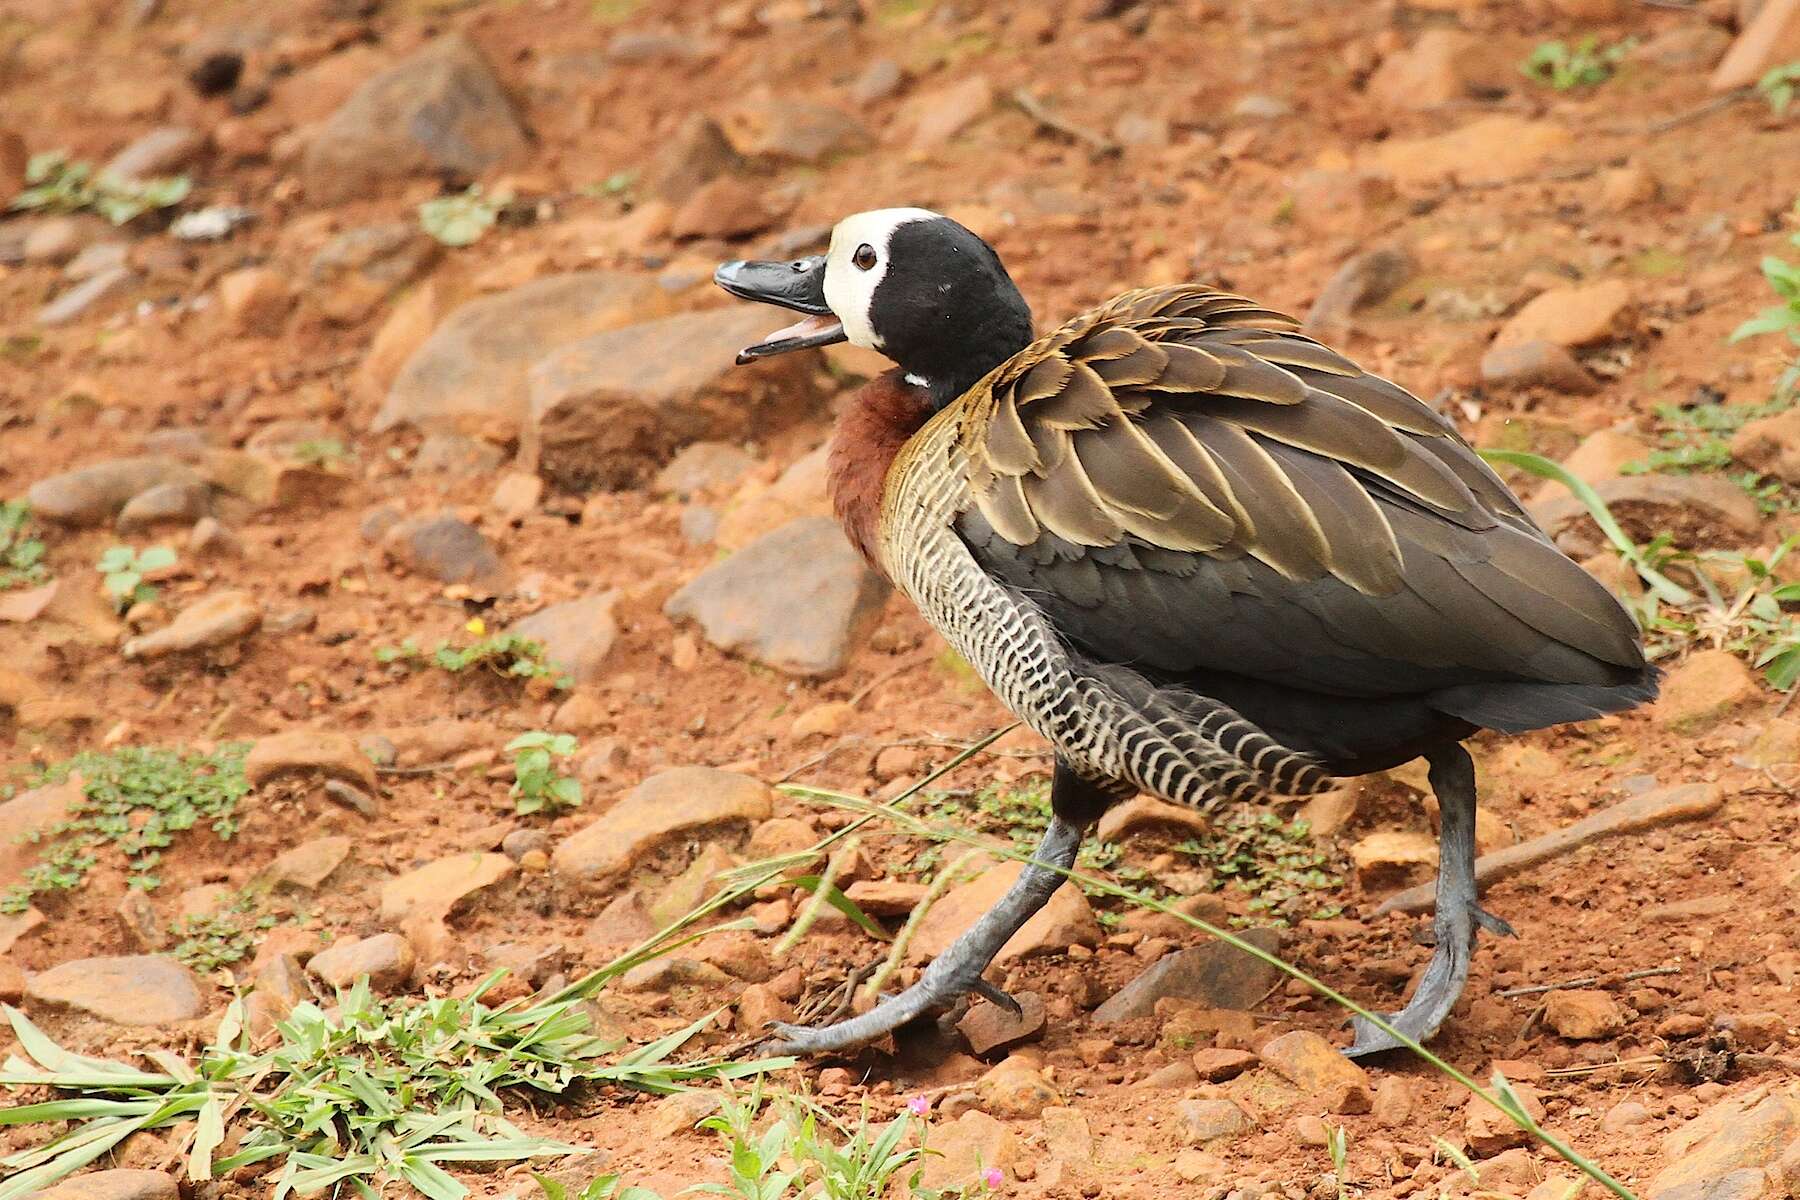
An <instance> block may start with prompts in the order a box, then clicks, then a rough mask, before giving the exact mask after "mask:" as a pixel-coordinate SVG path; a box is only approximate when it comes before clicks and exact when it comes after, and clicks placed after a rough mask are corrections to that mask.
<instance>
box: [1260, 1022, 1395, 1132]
mask: <svg viewBox="0 0 1800 1200" xmlns="http://www.w3.org/2000/svg"><path fill="white" fill-rule="evenodd" d="M1261 1056H1262V1061H1263V1063H1264V1064H1265V1065H1267V1066H1269V1067H1270V1068H1272V1069H1273V1070H1274V1071H1275V1073H1276V1074H1278V1075H1280V1076H1281V1077H1282V1078H1283V1079H1286V1080H1287V1081H1288V1082H1289V1083H1291V1084H1293V1085H1294V1086H1295V1087H1297V1088H1299V1089H1300V1090H1301V1091H1303V1092H1305V1093H1306V1094H1307V1098H1308V1101H1309V1102H1310V1103H1314V1104H1318V1105H1321V1106H1323V1107H1324V1108H1325V1109H1326V1111H1328V1112H1334V1113H1366V1112H1368V1111H1369V1109H1370V1108H1371V1107H1372V1106H1373V1105H1374V1099H1375V1097H1374V1093H1373V1091H1372V1090H1371V1089H1370V1086H1369V1073H1368V1072H1367V1071H1365V1070H1363V1069H1362V1068H1361V1067H1359V1066H1357V1065H1356V1064H1355V1063H1353V1062H1351V1061H1350V1060H1349V1059H1347V1058H1345V1057H1344V1056H1343V1055H1342V1054H1341V1053H1339V1052H1338V1049H1337V1047H1336V1046H1333V1045H1332V1044H1331V1043H1330V1042H1328V1041H1326V1040H1325V1039H1324V1038H1322V1037H1320V1036H1319V1035H1318V1034H1316V1033H1314V1032H1312V1031H1311V1030H1309V1029H1296V1030H1294V1031H1293V1032H1292V1033H1284V1034H1282V1035H1281V1036H1280V1037H1278V1038H1275V1039H1274V1040H1272V1041H1271V1042H1269V1043H1268V1044H1267V1045H1265V1046H1264V1047H1263V1048H1262V1052H1261Z"/></svg>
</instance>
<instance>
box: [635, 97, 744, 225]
mask: <svg viewBox="0 0 1800 1200" xmlns="http://www.w3.org/2000/svg"><path fill="white" fill-rule="evenodd" d="M743 165H744V160H743V159H742V158H741V157H739V155H738V153H737V151H735V150H733V149H732V148H731V143H730V142H729V141H727V140H726V139H725V133H724V131H723V130H721V129H720V128H719V123H718V122H717V121H714V120H713V119H712V118H711V117H709V116H706V115H705V114H704V113H693V114H690V115H689V116H688V117H687V119H686V120H684V121H683V122H682V123H681V127H680V128H679V129H677V130H676V131H675V132H674V133H673V134H672V135H670V136H669V137H668V138H667V139H665V140H664V141H663V142H662V145H661V147H660V148H659V149H658V150H657V152H656V154H655V156H654V157H652V158H651V160H650V163H649V165H648V166H646V167H645V168H644V179H643V182H644V190H645V193H646V194H647V195H650V196H652V197H655V198H656V199H658V200H662V201H664V202H666V203H668V204H680V203H681V202H682V201H684V200H686V199H687V198H688V197H689V196H691V195H693V194H694V193H695V192H696V191H698V190H699V189H700V188H701V187H702V186H703V185H705V184H708V183H710V182H712V181H713V180H715V179H717V178H719V177H720V176H722V175H728V174H730V173H732V172H735V171H738V170H740V169H742V167H743Z"/></svg>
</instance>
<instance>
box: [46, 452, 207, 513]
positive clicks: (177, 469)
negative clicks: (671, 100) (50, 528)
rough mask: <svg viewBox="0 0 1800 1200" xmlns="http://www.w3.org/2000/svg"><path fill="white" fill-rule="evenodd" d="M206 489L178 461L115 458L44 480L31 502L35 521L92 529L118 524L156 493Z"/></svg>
mask: <svg viewBox="0 0 1800 1200" xmlns="http://www.w3.org/2000/svg"><path fill="white" fill-rule="evenodd" d="M200 483H201V479H200V476H199V475H198V474H197V473H196V472H195V471H194V469H193V468H192V467H190V466H188V465H187V464H186V463H182V462H177V461H176V460H174V459H172V458H162V457H154V456H151V457H143V458H115V459H109V460H107V461H105V462H97V463H90V464H88V465H87V466H85V467H77V468H76V469H74V470H73V471H65V472H63V473H62V474H60V475H52V476H50V477H49V478H47V479H40V480H39V481H38V482H36V483H34V484H32V485H31V488H30V490H28V491H27V492H26V493H25V498H26V499H27V500H28V501H30V502H31V513H32V515H33V516H35V517H41V518H43V519H44V520H46V521H55V522H56V523H57V524H59V525H73V526H76V527H77V528H90V527H92V526H95V525H101V524H104V523H106V522H107V521H110V520H112V519H113V517H114V516H116V515H117V514H118V512H119V510H120V509H122V508H124V507H125V504H126V502H127V501H129V500H130V499H131V498H132V497H133V496H137V495H139V494H140V493H143V492H147V491H149V490H151V489H152V488H156V487H159V486H162V485H165V484H180V485H198V484H200Z"/></svg>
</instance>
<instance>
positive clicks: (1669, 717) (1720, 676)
mask: <svg viewBox="0 0 1800 1200" xmlns="http://www.w3.org/2000/svg"><path fill="white" fill-rule="evenodd" d="M1765 695H1766V693H1765V692H1764V691H1763V687H1762V684H1761V683H1760V682H1758V680H1757V678H1756V676H1755V674H1754V673H1752V672H1751V670H1750V668H1749V667H1748V666H1746V665H1745V663H1744V660H1743V659H1741V658H1739V657H1738V656H1737V655H1735V654H1733V653H1731V652H1730V651H1728V650H1711V649H1708V650H1696V651H1694V652H1693V653H1692V654H1689V655H1688V656H1687V657H1686V658H1684V659H1682V660H1681V662H1679V663H1678V664H1676V665H1675V666H1674V667H1673V668H1671V669H1670V670H1669V672H1668V673H1667V674H1666V675H1664V676H1663V682H1662V694H1661V696H1660V697H1659V698H1658V699H1657V701H1656V703H1655V704H1654V705H1652V706H1651V708H1650V714H1651V716H1652V718H1653V719H1654V720H1655V721H1656V723H1657V724H1658V725H1661V726H1663V727H1664V728H1666V729H1674V730H1679V731H1683V732H1688V733H1692V732H1697V731H1699V730H1702V729H1706V728H1708V727H1710V726H1712V725H1716V724H1718V722H1719V721H1721V720H1723V719H1724V718H1725V717H1727V716H1729V715H1730V714H1731V713H1733V712H1735V711H1737V710H1738V709H1740V708H1743V707H1744V706H1745V705H1748V704H1754V703H1755V702H1757V701H1758V700H1761V699H1763V698H1764V696H1765Z"/></svg>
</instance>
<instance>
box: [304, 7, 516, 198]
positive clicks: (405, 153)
mask: <svg viewBox="0 0 1800 1200" xmlns="http://www.w3.org/2000/svg"><path fill="white" fill-rule="evenodd" d="M529 150H530V144H529V141H528V138H527V136H526V132H525V129H524V127H523V126H522V125H521V124H520V122H519V118H518V115H517V114H516V113H515V112H514V111H513V107H512V104H511V102H509V101H508V100H507V98H506V93H505V92H504V91H502V90H501V87H500V83H499V81H498V80H496V79H495V78H494V74H493V71H492V70H491V69H490V68H489V66H488V63H487V60H486V59H484V58H483V57H482V56H481V53H480V52H479V51H478V50H476V48H475V47H474V46H473V45H472V44H470V42H469V41H468V40H467V39H466V38H464V37H462V36H461V35H460V34H449V35H446V36H444V37H441V38H439V39H438V40H437V41H435V42H432V43H431V44H430V45H428V46H426V47H424V48H423V49H421V50H419V51H418V52H417V53H415V54H413V55H412V56H411V57H410V58H407V59H406V60H405V61H403V62H400V63H396V64H395V65H394V66H392V67H389V68H388V69H387V70H385V71H383V72H381V73H380V74H378V75H376V76H375V77H374V78H372V79H370V80H368V81H367V82H366V83H364V84H363V85H362V86H361V87H360V88H358V89H357V90H356V92H355V93H354V94H353V95H352V96H351V97H350V99H348V100H346V101H345V102H344V104H343V106H342V107H341V108H339V109H338V110H337V111H336V112H335V113H333V114H332V115H331V116H330V117H329V118H328V119H327V120H326V121H325V123H324V124H323V126H321V127H320V128H319V130H318V131H317V132H316V133H315V134H314V136H313V138H312V140H311V142H310V143H309V144H308V145H307V148H306V154H305V156H304V158H303V159H302V162H301V168H300V174H301V179H302V180H303V181H304V183H305V185H306V196H307V200H308V201H309V202H311V203H313V204H337V203H341V202H342V201H345V200H351V199H355V198H357V197H361V196H367V195H370V194H371V193H373V192H374V191H375V190H376V189H377V188H378V187H379V186H380V185H381V184H382V183H383V182H384V181H387V180H390V179H403V178H407V177H409V176H414V175H422V174H427V173H435V174H440V175H441V174H448V175H454V176H465V177H473V176H477V175H480V174H481V173H482V172H484V171H486V170H488V169H489V168H491V167H495V166H499V165H502V164H505V163H512V162H518V161H521V160H523V159H524V158H525V156H526V155H527V153H528V152H529Z"/></svg>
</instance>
